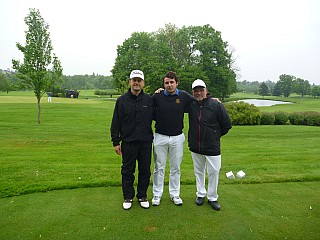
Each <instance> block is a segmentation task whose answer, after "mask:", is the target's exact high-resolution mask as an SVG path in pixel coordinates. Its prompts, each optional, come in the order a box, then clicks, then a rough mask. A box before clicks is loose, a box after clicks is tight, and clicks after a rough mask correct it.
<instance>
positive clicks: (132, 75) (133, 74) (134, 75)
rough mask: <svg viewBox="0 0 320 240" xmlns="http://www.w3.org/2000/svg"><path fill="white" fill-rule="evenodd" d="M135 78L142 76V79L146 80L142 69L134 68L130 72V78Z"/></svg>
mask: <svg viewBox="0 0 320 240" xmlns="http://www.w3.org/2000/svg"><path fill="white" fill-rule="evenodd" d="M133 78H141V79H142V80H144V74H143V72H142V71H141V70H133V71H132V72H131V73H130V79H133Z"/></svg>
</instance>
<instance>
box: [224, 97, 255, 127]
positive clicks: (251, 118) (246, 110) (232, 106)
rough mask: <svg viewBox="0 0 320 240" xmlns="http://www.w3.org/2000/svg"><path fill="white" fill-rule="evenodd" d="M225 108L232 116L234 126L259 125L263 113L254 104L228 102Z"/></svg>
mask: <svg viewBox="0 0 320 240" xmlns="http://www.w3.org/2000/svg"><path fill="white" fill-rule="evenodd" d="M225 107H226V109H227V111H228V113H229V115H230V119H231V122H232V124H233V125H259V124H260V120H261V112H260V110H259V108H257V107H256V106H254V105H253V104H249V103H245V102H243V101H240V102H228V103H226V104H225Z"/></svg>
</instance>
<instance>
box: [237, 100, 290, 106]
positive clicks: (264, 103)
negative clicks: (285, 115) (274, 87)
mask: <svg viewBox="0 0 320 240" xmlns="http://www.w3.org/2000/svg"><path fill="white" fill-rule="evenodd" d="M239 101H243V102H246V103H249V104H253V105H254V106H256V107H270V106H273V105H278V104H292V102H283V101H273V100H263V99H243V100H239Z"/></svg>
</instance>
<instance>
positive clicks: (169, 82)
mask: <svg viewBox="0 0 320 240" xmlns="http://www.w3.org/2000/svg"><path fill="white" fill-rule="evenodd" d="M163 85H164V88H165V89H166V90H167V92H168V93H169V94H174V93H175V92H176V89H177V86H178V83H177V82H176V80H175V79H172V78H167V77H165V78H164V79H163Z"/></svg>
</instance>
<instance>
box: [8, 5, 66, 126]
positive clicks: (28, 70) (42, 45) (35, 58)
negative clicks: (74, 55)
mask: <svg viewBox="0 0 320 240" xmlns="http://www.w3.org/2000/svg"><path fill="white" fill-rule="evenodd" d="M24 21H25V23H26V25H27V26H28V30H27V31H26V32H25V35H26V43H25V45H24V46H23V45H22V44H21V43H17V44H16V46H17V48H18V49H19V50H20V51H21V52H22V53H23V56H24V57H23V62H20V61H19V60H14V59H13V60H12V64H13V68H14V69H15V70H17V76H18V77H19V78H20V79H21V83H22V84H23V85H24V86H25V87H26V88H28V89H32V90H33V91H34V94H35V96H36V98H37V104H38V124H40V116H41V108H40V101H41V97H42V96H43V94H44V93H45V92H46V91H48V90H49V89H50V88H51V87H52V86H54V85H55V84H57V83H59V82H61V81H62V66H61V63H60V61H59V59H58V57H57V56H56V55H55V54H54V53H52V50H53V47H52V43H51V39H50V33H49V25H48V24H47V23H46V22H45V21H44V19H43V18H42V17H41V14H40V12H39V10H37V9H30V13H29V14H28V15H27V16H26V17H25V19H24Z"/></svg>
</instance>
